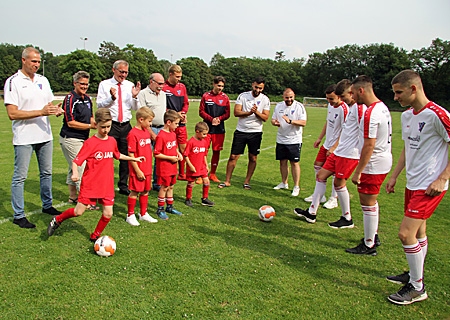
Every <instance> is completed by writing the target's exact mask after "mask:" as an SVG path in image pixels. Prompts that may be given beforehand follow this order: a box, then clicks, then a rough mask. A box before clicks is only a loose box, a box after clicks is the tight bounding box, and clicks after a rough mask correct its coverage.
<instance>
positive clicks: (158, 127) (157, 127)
mask: <svg viewBox="0 0 450 320" xmlns="http://www.w3.org/2000/svg"><path fill="white" fill-rule="evenodd" d="M162 127H164V125H163V124H161V125H159V126H154V125H152V128H156V129H160V128H162Z"/></svg>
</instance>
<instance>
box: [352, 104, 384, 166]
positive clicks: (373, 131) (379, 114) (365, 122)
mask: <svg viewBox="0 0 450 320" xmlns="http://www.w3.org/2000/svg"><path fill="white" fill-rule="evenodd" d="M360 132H361V133H360V137H361V139H363V140H364V139H366V138H371V139H373V138H375V139H376V142H375V147H374V149H373V153H372V156H371V157H370V160H369V163H368V164H367V166H366V167H365V168H364V170H363V173H367V174H384V173H388V172H389V171H390V170H391V167H392V154H391V135H392V120H391V114H390V112H389V109H388V107H386V105H385V104H384V103H383V102H381V101H378V102H374V103H372V104H371V105H370V106H369V107H368V108H367V110H366V112H364V117H363V119H362V120H361V125H360ZM363 145H364V142H361V143H360V149H362V147H363Z"/></svg>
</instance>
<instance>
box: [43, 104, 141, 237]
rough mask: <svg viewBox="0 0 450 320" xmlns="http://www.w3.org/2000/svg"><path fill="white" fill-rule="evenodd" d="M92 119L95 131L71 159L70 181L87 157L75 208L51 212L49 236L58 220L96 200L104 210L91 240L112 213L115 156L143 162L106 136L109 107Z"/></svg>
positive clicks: (98, 111)
mask: <svg viewBox="0 0 450 320" xmlns="http://www.w3.org/2000/svg"><path fill="white" fill-rule="evenodd" d="M95 123H96V126H97V130H98V131H97V133H96V134H95V135H94V136H92V137H91V138H89V139H87V140H86V142H85V143H84V144H83V147H82V148H81V149H80V152H79V153H78V155H77V157H76V158H75V159H74V160H73V162H72V181H74V182H76V181H78V180H79V179H80V177H79V176H78V167H79V166H81V165H82V164H83V162H84V161H86V167H85V169H84V173H83V179H82V180H81V186H80V194H79V195H78V203H77V205H76V207H75V208H70V209H67V210H66V211H64V212H63V213H61V214H60V215H57V216H54V217H53V219H52V220H51V221H50V223H49V224H48V227H47V234H48V235H49V236H51V235H53V233H55V230H56V229H58V227H59V226H60V225H61V223H62V222H63V221H64V220H66V219H69V218H73V217H78V216H81V215H82V214H83V213H84V211H85V210H86V208H87V206H88V205H92V206H93V205H95V204H96V203H97V201H98V202H99V203H100V204H102V206H103V214H102V217H101V218H100V220H99V221H98V224H97V227H96V228H95V230H94V232H93V233H92V234H91V236H90V240H91V241H93V242H95V241H96V240H97V239H98V238H99V237H100V235H101V233H102V231H103V230H104V229H105V227H106V226H107V224H108V223H109V221H110V220H111V217H112V215H113V205H114V162H113V159H116V160H128V161H137V162H142V161H143V160H145V158H144V157H138V158H133V157H129V156H126V155H124V154H121V153H120V152H119V149H118V148H117V142H116V140H115V139H114V138H112V137H109V136H108V133H109V131H110V130H111V124H112V118H111V113H110V111H109V109H106V108H101V109H98V110H97V111H96V112H95Z"/></svg>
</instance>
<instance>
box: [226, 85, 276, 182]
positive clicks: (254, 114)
mask: <svg viewBox="0 0 450 320" xmlns="http://www.w3.org/2000/svg"><path fill="white" fill-rule="evenodd" d="M264 84H265V80H264V78H262V77H257V78H256V79H255V80H254V81H253V83H252V90H251V91H247V92H243V93H241V94H240V95H239V96H238V98H237V100H236V104H235V106H234V116H235V117H238V118H239V119H238V123H237V126H236V130H235V131H234V135H233V143H232V146H231V154H230V158H229V159H228V163H227V171H226V178H225V181H224V182H222V183H220V184H219V185H218V187H219V188H221V189H222V188H225V187H229V186H230V185H231V176H232V175H233V170H234V168H235V167H236V163H237V161H238V159H239V157H240V156H241V154H243V153H244V150H245V147H246V146H247V147H248V165H247V175H246V176H245V180H244V184H243V187H244V189H246V190H249V189H251V186H250V179H251V178H252V176H253V173H254V172H255V168H256V160H257V158H258V154H259V152H260V147H261V140H262V128H263V123H264V122H266V121H267V119H268V118H269V114H270V100H269V98H268V97H267V96H266V95H265V94H263V93H262V91H263V90H264Z"/></svg>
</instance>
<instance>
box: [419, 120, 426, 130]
mask: <svg viewBox="0 0 450 320" xmlns="http://www.w3.org/2000/svg"><path fill="white" fill-rule="evenodd" d="M423 127H425V122H419V132H422V130H423Z"/></svg>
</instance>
